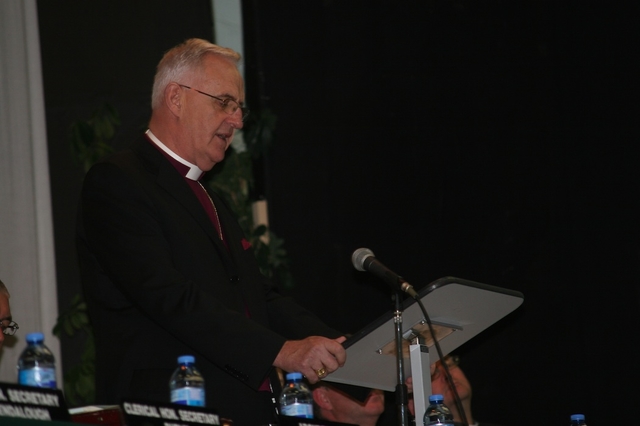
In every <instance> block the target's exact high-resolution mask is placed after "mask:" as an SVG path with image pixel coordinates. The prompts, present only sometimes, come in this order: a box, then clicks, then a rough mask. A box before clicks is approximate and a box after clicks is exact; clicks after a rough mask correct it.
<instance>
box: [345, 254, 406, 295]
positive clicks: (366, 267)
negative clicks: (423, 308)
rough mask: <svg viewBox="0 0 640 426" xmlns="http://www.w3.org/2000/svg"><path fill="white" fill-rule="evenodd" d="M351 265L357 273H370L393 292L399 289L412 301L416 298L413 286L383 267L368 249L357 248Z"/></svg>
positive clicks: (352, 256)
mask: <svg viewBox="0 0 640 426" xmlns="http://www.w3.org/2000/svg"><path fill="white" fill-rule="evenodd" d="M351 263H353V267H354V268H356V269H357V270H358V271H369V272H371V273H372V274H373V275H375V276H376V277H378V278H380V279H382V280H383V281H385V282H386V283H387V284H389V285H390V286H391V288H393V289H394V290H397V289H398V288H400V290H402V291H404V292H405V293H407V294H409V296H411V297H413V298H414V299H417V298H418V293H416V292H415V290H414V289H413V286H412V285H411V284H409V283H408V282H406V281H405V280H404V278H402V277H401V276H400V275H398V274H396V273H395V272H393V271H391V270H390V269H389V268H387V267H386V266H384V265H383V264H382V263H381V262H380V261H379V260H378V259H376V256H375V255H374V254H373V252H372V251H371V250H369V249H368V248H359V249H357V250H356V251H354V252H353V254H352V255H351Z"/></svg>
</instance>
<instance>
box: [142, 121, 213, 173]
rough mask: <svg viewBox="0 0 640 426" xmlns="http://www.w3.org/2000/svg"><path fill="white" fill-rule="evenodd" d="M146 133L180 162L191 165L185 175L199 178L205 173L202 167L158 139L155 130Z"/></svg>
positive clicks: (148, 130) (159, 146)
mask: <svg viewBox="0 0 640 426" xmlns="http://www.w3.org/2000/svg"><path fill="white" fill-rule="evenodd" d="M146 134H147V136H149V139H151V141H152V142H153V143H155V144H156V145H157V146H158V148H160V149H161V150H163V151H164V152H166V153H167V154H168V155H170V156H171V158H173V159H174V160H176V161H177V162H179V163H180V164H184V165H185V166H187V167H189V171H188V172H187V174H186V175H185V177H186V178H187V179H191V180H199V179H200V178H201V177H202V175H204V171H203V170H202V169H201V168H200V167H198V166H196V165H195V164H192V163H190V162H188V161H187V160H185V159H184V158H182V157H180V156H179V155H178V154H176V153H175V152H173V151H171V150H170V149H169V148H168V147H167V146H166V145H165V144H163V143H162V142H160V139H158V138H157V137H156V135H154V134H153V132H151V129H147V131H146Z"/></svg>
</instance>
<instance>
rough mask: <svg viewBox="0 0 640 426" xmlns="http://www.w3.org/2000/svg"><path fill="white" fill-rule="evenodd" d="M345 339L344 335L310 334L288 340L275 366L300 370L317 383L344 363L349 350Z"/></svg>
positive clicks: (309, 379) (292, 370) (289, 369)
mask: <svg viewBox="0 0 640 426" xmlns="http://www.w3.org/2000/svg"><path fill="white" fill-rule="evenodd" d="M345 340H346V337H344V336H343V337H339V338H337V339H328V338H326V337H320V336H310V337H307V338H306V339H303V340H287V341H286V342H285V343H284V345H283V346H282V349H280V352H279V353H278V356H276V359H275V361H273V366H274V367H279V368H281V369H282V370H284V371H286V372H294V371H297V372H300V373H302V374H303V375H304V376H305V377H306V378H307V380H308V381H309V383H311V384H313V383H316V382H317V381H318V380H320V379H322V378H324V377H326V375H327V374H329V373H332V372H334V371H336V370H337V369H338V368H339V367H342V366H343V365H344V362H345V361H346V359H347V352H346V351H345V350H344V348H343V347H342V342H344V341H345ZM323 370H324V371H323ZM323 372H324V374H322V373H323Z"/></svg>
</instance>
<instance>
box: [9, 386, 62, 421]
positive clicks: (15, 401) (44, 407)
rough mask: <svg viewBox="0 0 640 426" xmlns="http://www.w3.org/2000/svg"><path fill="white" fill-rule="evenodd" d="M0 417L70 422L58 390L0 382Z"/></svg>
mask: <svg viewBox="0 0 640 426" xmlns="http://www.w3.org/2000/svg"><path fill="white" fill-rule="evenodd" d="M0 417H13V418H19V419H31V420H49V421H62V422H68V421H70V420H71V415H70V414H69V410H68V409H67V404H66V402H65V400H64V396H63V395H62V391H60V390H59V389H49V388H37V387H32V386H22V385H17V384H14V383H3V382H0ZM0 423H1V422H0Z"/></svg>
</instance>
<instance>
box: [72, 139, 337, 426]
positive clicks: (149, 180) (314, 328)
mask: <svg viewBox="0 0 640 426" xmlns="http://www.w3.org/2000/svg"><path fill="white" fill-rule="evenodd" d="M210 195H211V197H212V199H213V200H214V202H215V204H216V207H217V209H218V214H219V217H220V221H221V222H222V227H223V230H224V235H225V239H226V241H227V244H228V249H227V248H226V247H225V245H224V243H223V242H222V241H220V239H219V237H218V236H217V233H216V230H215V228H214V226H213V224H212V223H211V221H210V219H209V217H208V216H207V214H206V212H205V211H204V209H203V208H202V206H201V204H200V203H199V201H198V199H197V197H196V196H195V195H194V194H193V192H192V190H191V188H190V187H189V186H188V185H187V183H186V182H184V179H183V177H182V176H180V174H179V173H178V172H177V171H176V170H175V168H174V167H173V166H172V165H171V163H169V162H168V161H167V159H166V158H164V156H163V154H162V153H160V152H159V151H158V149H157V148H156V147H155V146H153V145H152V144H151V143H150V142H149V141H148V140H147V139H146V137H145V138H141V139H140V140H139V141H138V142H137V143H136V144H135V145H134V146H133V147H132V149H130V150H126V151H124V152H121V153H118V154H116V155H114V156H112V157H111V158H109V159H108V160H106V161H102V162H100V163H98V164H96V165H95V166H93V167H92V168H91V170H90V171H89V172H88V173H87V175H86V177H85V182H84V185H83V189H82V195H81V201H80V204H79V212H78V222H77V223H78V228H77V246H78V252H79V262H80V268H81V274H82V284H83V290H84V294H85V298H86V301H87V304H88V308H89V314H90V318H91V321H92V325H93V329H94V332H95V337H96V387H97V389H96V392H97V402H98V403H103V404H113V403H119V402H120V400H121V398H123V397H135V398H144V399H149V400H154V401H168V400H169V388H168V386H169V385H168V384H169V378H170V375H171V373H172V371H173V370H174V369H175V367H176V363H177V357H178V356H180V355H185V354H192V355H194V356H195V358H196V366H197V367H198V368H199V369H200V370H201V372H202V373H203V375H204V378H205V386H206V396H207V406H208V407H210V408H213V409H216V410H218V412H219V413H220V415H221V416H223V417H227V418H231V419H232V420H233V421H234V422H235V424H236V425H237V426H243V425H258V424H263V423H269V422H273V420H272V418H271V413H272V407H271V405H270V404H269V402H268V398H267V397H266V396H267V395H266V393H265V392H258V391H257V389H258V387H259V386H260V384H261V383H262V382H263V381H264V379H265V377H267V376H268V375H269V374H270V372H271V371H272V367H271V364H272V362H273V360H274V359H275V357H276V355H277V353H278V352H279V350H280V348H281V347H282V345H283V344H284V342H285V340H286V339H300V338H304V337H306V336H309V335H324V336H328V337H338V336H339V335H340V333H338V332H337V331H335V330H332V329H331V328H329V327H327V326H326V325H324V324H323V323H322V322H321V321H319V320H318V318H317V317H315V316H314V315H313V314H311V313H310V312H308V311H306V310H305V309H303V308H301V307H300V306H299V305H297V304H296V303H295V302H293V301H292V300H291V299H289V298H285V297H282V296H281V295H280V294H278V293H277V292H276V291H275V290H274V288H273V287H272V286H271V285H270V283H269V282H268V280H267V279H266V278H265V277H264V276H263V275H262V274H261V273H260V271H259V268H258V266H257V263H256V260H255V257H254V254H253V251H252V249H251V248H250V247H248V243H247V242H246V240H245V239H244V235H243V233H242V230H241V229H240V227H239V225H238V224H237V221H236V220H235V217H234V216H233V214H232V212H231V211H230V210H229V209H228V208H227V207H226V206H225V204H224V202H223V201H222V200H221V199H220V198H219V197H218V196H216V194H214V193H211V194H210ZM247 312H248V315H247ZM248 316H250V318H249V317H248Z"/></svg>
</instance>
